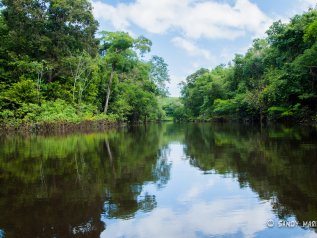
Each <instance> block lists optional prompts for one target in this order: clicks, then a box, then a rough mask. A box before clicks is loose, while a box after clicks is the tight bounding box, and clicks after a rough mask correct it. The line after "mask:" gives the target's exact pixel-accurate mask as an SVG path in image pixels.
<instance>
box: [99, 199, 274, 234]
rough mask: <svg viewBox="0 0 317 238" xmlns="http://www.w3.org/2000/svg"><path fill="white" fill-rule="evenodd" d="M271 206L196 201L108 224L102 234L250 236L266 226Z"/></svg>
mask: <svg viewBox="0 0 317 238" xmlns="http://www.w3.org/2000/svg"><path fill="white" fill-rule="evenodd" d="M238 207H241V209H239V208H238ZM270 209H271V207H270V204H269V203H264V204H262V205H261V206H252V205H251V204H248V203H247V201H245V200H243V199H241V198H235V200H234V201H233V200H231V199H225V200H215V201H213V202H209V203H205V202H200V203H196V204H194V205H193V206H192V207H190V208H189V209H188V210H187V211H185V212H184V213H182V214H178V213H177V212H175V211H173V210H172V209H169V208H158V209H155V210H154V211H152V212H151V213H150V214H149V215H148V216H146V217H142V218H140V219H136V220H119V221H118V222H117V223H114V224H110V225H108V226H107V229H106V230H105V231H104V232H103V233H102V234H101V237H126V236H129V237H140V238H143V237H175V238H177V237H197V231H199V232H201V234H204V235H209V236H224V235H235V234H237V233H238V232H242V234H243V236H244V237H250V238H251V237H254V236H255V234H256V233H257V232H259V231H262V230H264V229H265V228H266V226H265V224H266V221H267V220H268V219H270V218H271V213H270ZM255 218H256V219H255ZM162 228H163V229H162Z"/></svg>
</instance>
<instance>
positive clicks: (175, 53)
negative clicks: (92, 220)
mask: <svg viewBox="0 0 317 238" xmlns="http://www.w3.org/2000/svg"><path fill="white" fill-rule="evenodd" d="M91 1H92V5H93V13H94V16H95V18H96V19H97V20H98V21H99V24H100V26H99V30H100V31H103V30H106V31H125V32H129V33H130V34H131V35H132V36H134V37H137V36H139V35H143V36H145V37H147V38H149V39H150V40H151V41H152V43H153V46H152V51H151V53H150V54H151V55H158V56H161V57H163V58H164V60H165V62H166V63H167V64H168V65H169V74H170V78H171V82H170V84H169V85H168V86H169V92H170V96H172V97H179V96H180V87H179V83H180V82H182V81H184V80H185V79H186V76H188V75H190V74H191V73H194V72H195V71H196V70H198V69H199V68H202V67H204V68H207V69H212V68H214V67H216V66H217V65H219V64H227V63H229V62H230V61H231V60H232V59H233V57H234V55H235V54H236V53H239V54H244V53H245V52H246V51H247V49H248V48H249V47H250V46H251V45H252V42H253V40H254V39H256V38H262V37H265V32H266V30H267V29H268V27H269V26H270V25H271V24H272V23H273V22H274V21H277V20H282V21H283V22H287V21H289V19H290V18H291V17H292V16H294V15H295V14H300V13H303V12H304V11H307V10H308V8H309V7H314V6H316V4H317V0H126V1H123V0H91Z"/></svg>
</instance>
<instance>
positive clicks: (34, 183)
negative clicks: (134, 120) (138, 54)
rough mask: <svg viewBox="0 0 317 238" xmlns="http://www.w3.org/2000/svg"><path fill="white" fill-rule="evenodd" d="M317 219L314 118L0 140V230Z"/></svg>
mask: <svg viewBox="0 0 317 238" xmlns="http://www.w3.org/2000/svg"><path fill="white" fill-rule="evenodd" d="M316 221H317V130H316V128H308V127H305V128H295V127H287V126H276V127H269V128H258V127H256V126H239V125H230V124H224V125H219V124H218V125H211V124H183V125H181V124H172V123H167V124H161V125H151V126H147V127H144V126H141V127H132V128H124V129H118V130H113V131H110V132H106V133H92V134H73V135H67V136H52V137H41V136H30V137H22V136H7V137H5V136H2V137H1V139H0V237H1V238H2V237H6V238H11V237H12V238H13V237H14V238H15V237H18V238H20V237H24V238H36V237H56V238H60V237H102V238H104V237H111V238H112V237H141V238H143V237H151V238H152V237H162V238H165V237H171V238H174V237H175V238H177V237H306V238H311V237H317V233H316V232H317V228H316V227H317V224H316ZM309 222H310V223H309ZM314 226H316V227H314Z"/></svg>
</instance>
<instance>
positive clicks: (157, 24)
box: [92, 0, 309, 39]
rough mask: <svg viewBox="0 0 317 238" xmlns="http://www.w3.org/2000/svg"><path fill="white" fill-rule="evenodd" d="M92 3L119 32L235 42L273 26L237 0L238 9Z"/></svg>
mask: <svg viewBox="0 0 317 238" xmlns="http://www.w3.org/2000/svg"><path fill="white" fill-rule="evenodd" d="M306 1H309V0H306ZM92 3H93V7H94V10H93V11H94V15H95V17H96V18H97V19H99V20H105V21H107V22H110V23H111V24H112V25H113V27H114V28H115V29H116V30H127V29H129V27H131V26H132V25H135V26H138V27H140V28H141V29H143V30H145V31H147V32H151V33H156V34H163V33H166V32H168V31H171V30H179V31H181V32H182V33H183V34H184V35H185V37H186V38H191V39H199V38H202V37H204V38H208V39H235V38H237V37H240V36H243V35H244V34H245V33H246V32H251V33H254V34H256V35H258V34H259V33H262V32H264V31H265V29H266V28H267V26H268V25H269V24H270V23H271V20H270V18H269V17H267V16H266V15H265V14H264V13H263V12H262V11H261V10H260V9H259V8H258V7H257V5H255V4H254V3H251V2H250V1H249V0H236V1H235V3H234V5H229V4H228V3H219V2H216V1H214V0H181V1H180V0H160V1H157V0H136V1H134V2H131V3H119V4H117V5H116V6H112V5H110V4H107V3H104V2H101V1H93V2H92Z"/></svg>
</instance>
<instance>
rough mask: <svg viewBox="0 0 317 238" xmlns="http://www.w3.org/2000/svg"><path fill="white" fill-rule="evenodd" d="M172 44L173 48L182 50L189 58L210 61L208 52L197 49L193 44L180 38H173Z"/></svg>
mask: <svg viewBox="0 0 317 238" xmlns="http://www.w3.org/2000/svg"><path fill="white" fill-rule="evenodd" d="M172 42H173V43H174V44H175V46H177V47H180V48H182V49H184V50H185V51H186V52H187V53H188V54H189V55H191V56H198V57H203V58H205V59H207V60H210V59H211V54H210V52H209V51H208V50H205V49H202V48H199V47H198V46H197V45H196V44H195V43H193V42H191V41H190V40H188V39H185V38H182V37H174V38H173V39H172Z"/></svg>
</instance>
